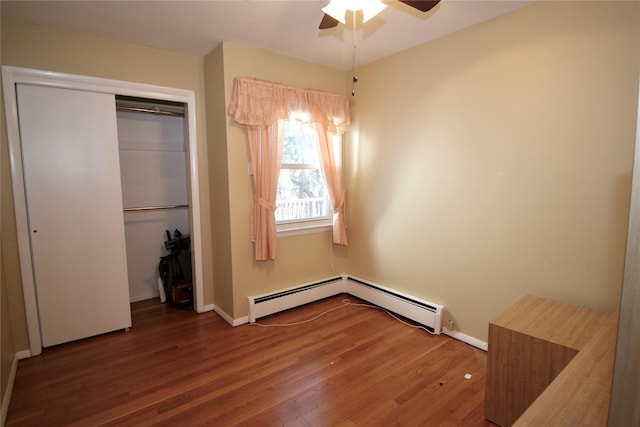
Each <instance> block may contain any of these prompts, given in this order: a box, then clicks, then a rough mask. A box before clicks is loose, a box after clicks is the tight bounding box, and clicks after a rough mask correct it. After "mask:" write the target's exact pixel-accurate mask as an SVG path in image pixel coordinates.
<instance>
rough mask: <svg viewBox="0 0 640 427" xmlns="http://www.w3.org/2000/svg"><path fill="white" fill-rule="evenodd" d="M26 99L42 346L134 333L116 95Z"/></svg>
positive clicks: (21, 93) (22, 88) (33, 90)
mask: <svg viewBox="0 0 640 427" xmlns="http://www.w3.org/2000/svg"><path fill="white" fill-rule="evenodd" d="M17 93H18V110H19V112H18V114H19V119H20V136H21V144H22V157H23V169H24V178H25V191H26V199H27V210H28V221H29V227H30V233H31V251H32V258H33V269H34V276H35V282H36V295H37V300H38V312H39V319H40V330H41V334H42V343H43V346H44V347H47V346H52V345H56V344H60V343H64V342H68V341H73V340H76V339H80V338H86V337H89V336H93V335H97V334H101V333H105V332H110V331H114V330H117V329H124V328H128V327H129V326H131V311H130V306H129V291H128V284H127V264H126V252H125V251H126V249H125V238H124V222H123V214H122V193H121V188H120V167H119V162H118V137H117V126H116V111H115V97H114V95H108V94H102V93H93V92H84V91H78V90H66V89H58V88H50V87H44V86H30V85H18V87H17Z"/></svg>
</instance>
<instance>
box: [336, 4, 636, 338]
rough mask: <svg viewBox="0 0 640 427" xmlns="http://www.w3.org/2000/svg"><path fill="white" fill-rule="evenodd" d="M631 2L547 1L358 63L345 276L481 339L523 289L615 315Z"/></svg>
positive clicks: (628, 138) (627, 136) (631, 87)
mask: <svg viewBox="0 0 640 427" xmlns="http://www.w3.org/2000/svg"><path fill="white" fill-rule="evenodd" d="M638 6H639V4H638V3H637V2H540V3H536V4H533V5H530V6H526V7H525V8H523V9H521V10H519V11H517V12H514V13H513V14H510V15H508V16H505V17H501V18H498V19H495V20H492V21H489V22H487V23H485V24H481V25H478V26H476V27H473V28H470V29H467V30H464V31H461V32H458V33H456V34H452V35H450V36H448V37H445V38H442V39H439V40H436V41H434V42H431V43H428V44H425V45H422V46H419V47H417V48H414V49H411V50H408V51H405V52H403V53H400V54H397V55H395V56H392V57H389V58H386V59H383V60H381V61H378V62H376V63H372V64H370V65H368V66H367V67H364V68H363V69H362V70H361V72H360V73H359V83H358V94H357V96H356V97H355V100H354V101H355V103H354V106H353V111H354V117H355V118H356V121H357V123H356V126H354V127H353V135H352V136H353V141H352V143H351V144H350V146H349V149H348V157H349V162H350V163H349V164H350V165H349V167H348V194H349V195H350V197H349V202H350V205H349V209H350V225H351V228H350V243H351V245H350V247H349V256H348V270H349V272H350V273H352V274H354V275H357V276H361V277H363V278H366V279H370V280H372V281H374V282H376V283H379V284H382V285H386V286H390V287H392V288H395V289H398V290H401V291H405V292H407V293H409V294H412V295H416V296H418V297H422V298H424V299H427V300H430V301H433V302H436V303H441V304H444V305H445V306H446V307H447V309H448V310H449V314H448V316H449V317H450V318H451V319H453V320H454V321H455V325H456V329H457V330H459V331H461V332H462V333H465V334H467V335H470V336H473V337H476V338H479V339H482V340H486V339H487V323H488V321H489V320H490V319H491V318H492V317H494V316H496V315H498V314H499V313H500V312H501V311H502V310H504V309H506V308H507V307H508V306H509V305H510V304H511V303H513V302H514V301H516V300H517V299H519V298H520V297H522V296H523V295H525V294H535V295H540V296H544V297H550V298H555V299H558V300H561V301H566V302H570V303H575V304H580V305H583V306H587V307H594V308H597V309H603V310H612V309H613V308H614V307H615V306H617V304H618V302H619V295H620V287H621V281H622V269H623V261H624V252H625V239H626V226H627V220H628V208H629V192H630V178H631V167H632V154H633V144H634V137H635V127H636V116H635V114H636V107H637V102H638V99H637V91H638V71H639V57H638V41H639V31H638V27H639V26H638Z"/></svg>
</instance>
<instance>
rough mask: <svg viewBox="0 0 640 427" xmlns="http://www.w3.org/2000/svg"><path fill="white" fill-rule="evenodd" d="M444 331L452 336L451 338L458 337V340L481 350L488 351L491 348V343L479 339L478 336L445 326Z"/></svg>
mask: <svg viewBox="0 0 640 427" xmlns="http://www.w3.org/2000/svg"><path fill="white" fill-rule="evenodd" d="M442 333H443V334H445V335H448V336H450V337H451V338H454V339H457V340H458V341H462V342H463V343H466V344H469V345H472V346H474V347H476V348H479V349H480V350H484V351H487V349H488V348H489V344H487V343H486V342H484V341H482V340H479V339H477V338H474V337H472V336H470V335H467V334H463V333H462V332H458V331H453V330H451V329H448V328H444V327H443V328H442Z"/></svg>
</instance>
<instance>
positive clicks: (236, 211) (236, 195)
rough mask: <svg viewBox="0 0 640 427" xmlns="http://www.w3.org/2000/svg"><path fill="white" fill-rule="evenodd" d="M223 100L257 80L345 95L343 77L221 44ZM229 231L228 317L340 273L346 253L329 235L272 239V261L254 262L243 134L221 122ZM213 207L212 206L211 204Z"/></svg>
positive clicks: (227, 118) (275, 56) (265, 54)
mask: <svg viewBox="0 0 640 427" xmlns="http://www.w3.org/2000/svg"><path fill="white" fill-rule="evenodd" d="M223 61H224V88H225V90H224V96H225V106H226V109H227V110H228V106H229V102H230V101H231V92H232V88H233V80H234V78H235V77H237V76H247V77H257V78H261V79H266V80H271V81H276V82H279V83H282V84H287V85H291V86H296V87H308V88H314V89H320V90H325V91H329V92H333V93H346V91H347V90H348V87H347V77H346V75H345V73H343V72H341V71H336V70H333V69H331V68H327V67H322V66H319V65H315V64H311V63H308V62H304V61H300V60H296V59H292V58H287V57H283V56H280V55H275V54H271V53H267V52H264V51H260V50H257V49H252V48H249V47H246V46H242V45H239V44H236V43H230V42H224V43H223ZM226 120H227V130H226V132H227V147H226V150H227V153H226V154H227V164H228V183H226V185H228V193H229V201H228V204H229V216H230V218H229V219H230V222H229V231H230V243H231V245H230V248H231V255H230V256H231V260H232V276H233V284H232V287H233V313H229V314H232V315H233V317H235V318H238V317H241V316H246V315H247V302H246V298H247V296H251V295H259V294H262V293H265V292H269V291H272V290H276V289H282V288H285V287H288V286H294V285H299V284H303V283H306V282H309V281H312V280H317V279H323V278H327V277H332V276H334V275H337V274H340V273H343V272H345V268H346V251H345V249H344V248H343V247H338V246H334V245H332V244H331V240H330V239H331V236H330V233H328V232H325V233H317V234H310V235H303V236H295V237H287V238H280V239H278V259H277V260H276V261H254V260H253V257H254V255H253V244H252V243H251V242H250V239H249V210H250V204H251V194H252V193H251V182H250V177H249V174H248V171H247V164H248V154H247V142H246V133H245V131H244V129H243V128H241V127H240V126H238V125H236V124H235V123H234V122H233V120H232V119H231V118H230V117H229V116H227V117H226ZM214 203H216V201H214Z"/></svg>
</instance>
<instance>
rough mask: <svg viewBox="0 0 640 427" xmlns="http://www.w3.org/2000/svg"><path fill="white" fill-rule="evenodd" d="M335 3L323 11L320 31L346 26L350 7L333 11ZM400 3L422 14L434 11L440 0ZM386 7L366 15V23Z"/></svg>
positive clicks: (409, 0)
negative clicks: (346, 15) (347, 11)
mask: <svg viewBox="0 0 640 427" xmlns="http://www.w3.org/2000/svg"><path fill="white" fill-rule="evenodd" d="M334 1H336V0H331V3H329V5H328V6H327V7H325V8H323V9H322V10H323V11H325V14H324V16H323V17H322V21H321V22H320V27H319V29H321V30H324V29H327V28H334V27H336V26H337V25H338V23H340V22H342V23H343V24H344V12H345V11H346V9H347V8H349V6H345V5H344V4H340V5H335V7H333V9H334V10H331V9H332V5H334V3H333V2H334ZM398 1H399V2H400V3H404V4H406V5H407V6H411V7H413V8H414V9H418V10H419V11H421V12H428V11H430V10H431V9H433V8H434V7H435V6H436V5H437V4H438V3H440V0H398ZM380 4H381V3H380ZM385 7H386V5H384V4H381V7H379V8H378V9H377V10H374V11H372V13H371V14H370V16H368V17H367V16H366V15H365V19H364V20H365V22H366V21H367V20H368V19H369V18H371V17H373V16H374V15H375V14H377V13H378V12H380V11H381V10H382V9H384V8H385ZM350 10H354V9H350ZM356 10H357V9H356ZM336 11H337V13H336ZM330 13H331V14H330ZM341 14H342V19H340V16H341ZM365 14H366V11H365ZM331 15H333V16H331ZM336 18H338V19H336Z"/></svg>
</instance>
